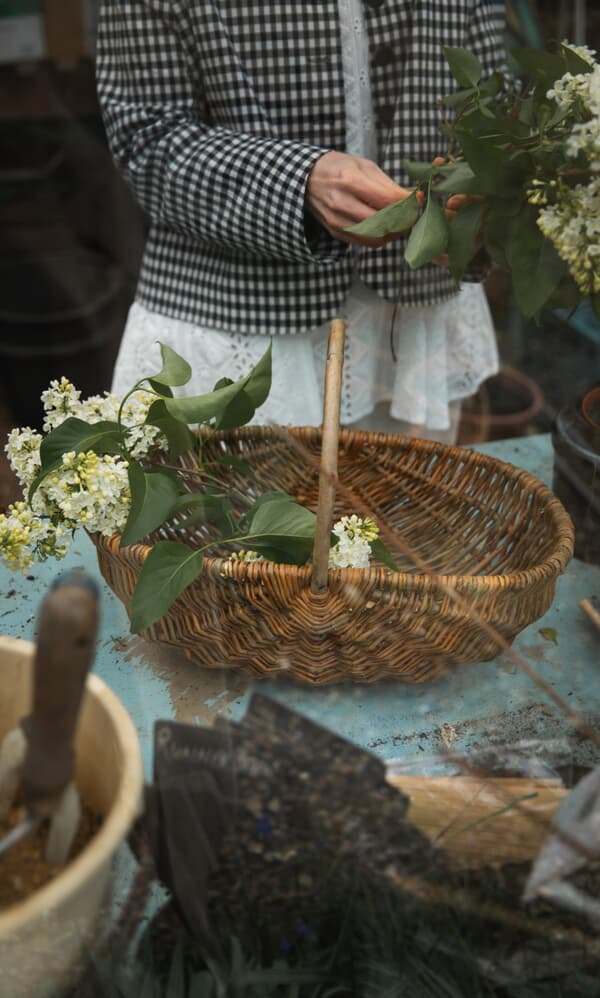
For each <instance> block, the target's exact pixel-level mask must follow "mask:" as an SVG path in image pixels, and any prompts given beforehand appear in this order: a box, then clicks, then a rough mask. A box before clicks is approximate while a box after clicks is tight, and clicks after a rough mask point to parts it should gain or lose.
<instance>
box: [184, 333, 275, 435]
mask: <svg viewBox="0 0 600 998" xmlns="http://www.w3.org/2000/svg"><path fill="white" fill-rule="evenodd" d="M270 386H271V345H270V344H269V348H268V350H267V351H266V353H265V354H264V356H263V357H262V358H261V359H260V361H259V362H258V364H257V365H256V366H255V367H254V368H253V369H252V370H251V371H250V373H249V374H247V375H246V376H245V377H243V378H240V380H239V381H235V382H231V383H230V384H227V385H224V386H223V387H222V388H217V389H216V390H215V391H212V392H207V393H206V394H205V395H193V396H191V397H190V398H176V399H165V406H166V408H167V411H168V412H169V413H170V414H171V416H173V417H174V418H175V419H178V420H180V421H181V422H182V423H208V422H209V421H210V420H213V419H214V420H215V422H216V423H217V425H220V421H221V420H224V422H225V423H227V426H228V428H230V427H231V425H232V416H233V414H235V413H237V415H238V417H239V416H241V417H246V418H245V419H244V421H245V422H247V421H248V419H251V418H252V416H253V415H254V410H255V409H256V408H258V406H259V405H262V403H263V402H264V400H265V399H266V397H267V395H268V393H269V389H270ZM242 392H243V393H245V395H244V396H242V398H241V399H240V400H239V404H238V407H237V409H236V407H235V406H234V407H233V409H229V407H230V406H231V404H232V403H233V402H234V400H235V399H236V398H237V396H238V395H241V393H242ZM248 399H251V400H252V405H253V407H254V408H253V411H252V413H251V414H250V415H249V402H248ZM228 409H229V413H228ZM236 425H238V426H240V425H242V424H241V423H237V424H236Z"/></svg>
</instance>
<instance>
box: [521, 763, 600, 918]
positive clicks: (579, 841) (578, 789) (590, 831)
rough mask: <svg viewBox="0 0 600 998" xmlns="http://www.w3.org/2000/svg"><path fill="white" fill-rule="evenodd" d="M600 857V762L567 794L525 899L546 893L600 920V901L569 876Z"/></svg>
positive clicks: (565, 904) (535, 864)
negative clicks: (573, 882) (570, 881)
mask: <svg viewBox="0 0 600 998" xmlns="http://www.w3.org/2000/svg"><path fill="white" fill-rule="evenodd" d="M599 858H600V766H597V767H596V768H595V769H592V770H591V772H589V773H588V774H587V775H586V776H584V777H583V779H582V780H580V781H579V783H578V784H577V785H576V786H575V788H574V789H573V790H572V791H571V793H570V794H569V795H568V797H565V799H564V800H563V802H562V803H561V805H560V807H559V809H558V811H557V812H556V814H555V816H554V822H553V830H552V832H551V834H550V836H549V838H548V840H547V842H546V844H545V845H544V847H543V849H542V851H541V852H540V854H539V856H538V858H537V859H536V861H535V863H534V865H533V869H532V870H531V873H530V874H529V878H528V880H527V883H526V885H525V891H524V894H523V900H524V901H532V900H533V899H534V898H536V897H543V898H546V899H547V900H549V901H553V902H554V903H555V904H557V905H560V906H561V907H563V908H566V909H567V910H568V911H573V912H575V913H576V914H582V915H586V916H587V917H588V918H590V919H591V920H592V921H593V922H595V923H596V924H600V901H598V900H597V899H596V898H593V897H590V896H589V895H588V894H586V893H585V892H584V891H583V890H580V889H579V888H578V887H577V886H575V885H574V884H572V883H569V882H568V881H567V880H566V878H567V877H570V876H571V875H572V874H573V873H576V872H577V871H578V870H581V869H582V868H583V867H585V866H586V864H588V863H590V862H597V861H598V859H599Z"/></svg>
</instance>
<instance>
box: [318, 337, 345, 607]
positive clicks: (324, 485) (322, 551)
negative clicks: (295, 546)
mask: <svg viewBox="0 0 600 998" xmlns="http://www.w3.org/2000/svg"><path fill="white" fill-rule="evenodd" d="M345 339H346V323H345V322H343V320H342V319H334V320H333V322H332V323H331V325H330V327H329V342H328V344H327V367H326V369H325V401H324V405H323V435H322V440H321V471H320V474H319V506H318V509H317V522H316V525H315V546H314V551H313V571H312V578H311V590H312V592H313V593H322V592H324V591H325V590H326V589H327V572H328V566H329V549H330V547H331V523H332V520H333V506H334V503H335V485H336V481H337V472H338V440H339V434H340V401H341V397H342V369H343V366H344V342H345Z"/></svg>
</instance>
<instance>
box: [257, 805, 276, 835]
mask: <svg viewBox="0 0 600 998" xmlns="http://www.w3.org/2000/svg"><path fill="white" fill-rule="evenodd" d="M256 834H257V836H258V838H259V839H262V840H263V841H264V842H270V841H271V840H272V838H273V829H272V828H271V817H270V815H269V812H268V811H264V812H263V814H262V817H260V818H259V819H258V821H257V822H256Z"/></svg>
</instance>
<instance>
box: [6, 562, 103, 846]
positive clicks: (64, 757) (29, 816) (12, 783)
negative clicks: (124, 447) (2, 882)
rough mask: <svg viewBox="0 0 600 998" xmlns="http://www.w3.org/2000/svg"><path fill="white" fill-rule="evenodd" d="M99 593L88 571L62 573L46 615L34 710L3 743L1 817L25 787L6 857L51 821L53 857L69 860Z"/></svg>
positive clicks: (76, 822) (36, 668)
mask: <svg viewBox="0 0 600 998" xmlns="http://www.w3.org/2000/svg"><path fill="white" fill-rule="evenodd" d="M97 626H98V591H97V587H96V584H95V583H94V581H93V580H92V579H90V578H88V577H87V576H85V575H83V574H82V573H80V572H71V573H69V574H67V575H64V576H62V577H61V578H59V579H57V581H56V582H55V583H54V585H53V586H52V588H51V590H50V592H49V593H48V595H47V596H46V597H45V599H44V601H43V603H42V606H41V609H40V613H39V618H38V633H37V641H36V649H35V657H34V665H33V696H32V708H31V713H30V714H29V716H28V717H25V718H23V719H22V720H21V722H20V725H19V727H18V728H15V729H14V730H13V731H11V732H9V733H8V734H7V735H6V737H5V739H4V741H3V743H2V746H1V747H0V819H2V818H3V817H5V816H6V814H7V813H8V811H9V810H10V807H11V806H12V804H13V802H14V799H15V795H16V793H17V790H18V788H19V786H20V787H21V789H22V793H23V800H24V811H25V816H24V818H23V820H22V821H20V822H19V823H18V824H17V825H16V826H15V827H14V828H13V829H12V830H11V831H10V832H9V833H8V835H6V836H5V837H4V838H2V839H0V856H1V855H2V854H3V853H5V852H7V850H9V849H10V848H12V846H14V845H16V844H17V842H20V841H21V840H22V839H24V838H25V837H27V836H28V835H32V834H33V833H34V832H35V831H36V829H37V828H38V827H39V825H40V824H41V823H42V822H43V821H45V820H49V834H48V840H47V843H46V851H45V856H46V860H47V862H49V863H51V864H53V865H55V864H56V865H60V864H63V863H65V862H66V860H67V857H68V855H69V851H70V848H71V845H72V843H73V839H74V837H75V834H76V832H77V828H78V826H79V820H80V816H81V809H80V803H79V795H78V793H77V790H76V788H75V784H74V783H73V772H74V764H75V755H74V749H73V739H74V735H75V729H76V725H77V718H78V715H79V708H80V705H81V699H82V696H83V691H84V687H85V682H86V678H87V675H88V672H89V670H90V666H91V664H92V660H93V657H94V650H95V643H96V632H97Z"/></svg>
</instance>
